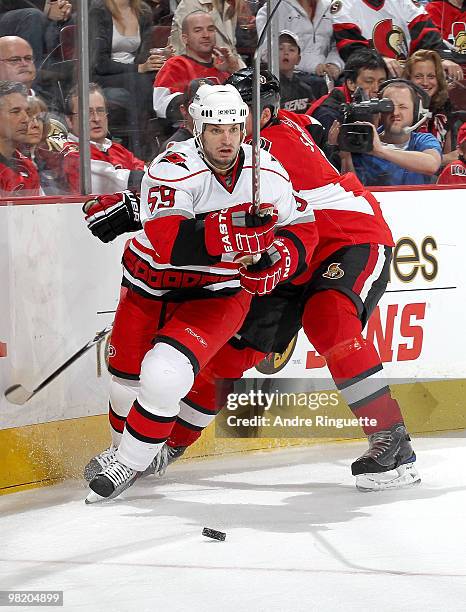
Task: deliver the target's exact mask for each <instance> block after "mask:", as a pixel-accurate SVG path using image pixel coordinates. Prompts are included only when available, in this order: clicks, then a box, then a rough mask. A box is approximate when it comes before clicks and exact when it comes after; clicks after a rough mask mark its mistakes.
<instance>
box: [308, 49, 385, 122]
mask: <svg viewBox="0 0 466 612" xmlns="http://www.w3.org/2000/svg"><path fill="white" fill-rule="evenodd" d="M387 76H388V73H387V67H386V66H385V62H384V61H383V58H382V56H381V55H379V54H378V53H377V51H375V50H374V49H359V50H358V51H355V52H354V53H353V55H352V56H351V57H350V58H349V60H348V61H347V62H346V64H345V68H344V70H343V77H344V83H343V85H342V86H340V87H335V89H333V91H331V93H330V94H326V95H325V96H323V97H321V98H319V99H318V100H316V101H315V102H314V103H313V104H311V106H310V108H309V110H308V111H307V114H309V115H312V116H313V117H315V118H316V119H318V120H319V121H320V123H321V124H322V125H323V126H324V128H325V130H327V132H328V131H330V129H331V127H332V124H333V122H334V121H338V122H339V123H342V122H343V110H342V106H341V105H342V104H343V103H349V102H351V101H352V100H353V96H354V94H355V92H356V90H357V89H358V88H360V89H362V90H363V92H364V94H365V95H366V96H367V97H369V98H376V97H377V96H378V91H379V87H380V85H381V84H382V83H383V82H384V81H385V80H386V79H387Z"/></svg>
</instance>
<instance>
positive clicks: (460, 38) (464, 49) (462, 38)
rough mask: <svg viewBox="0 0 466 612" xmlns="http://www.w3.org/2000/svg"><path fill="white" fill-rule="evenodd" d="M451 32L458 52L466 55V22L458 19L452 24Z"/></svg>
mask: <svg viewBox="0 0 466 612" xmlns="http://www.w3.org/2000/svg"><path fill="white" fill-rule="evenodd" d="M451 33H452V38H453V44H454V45H455V50H456V52H457V53H461V54H462V55H466V23H462V22H461V21H456V22H455V23H454V24H452V26H451Z"/></svg>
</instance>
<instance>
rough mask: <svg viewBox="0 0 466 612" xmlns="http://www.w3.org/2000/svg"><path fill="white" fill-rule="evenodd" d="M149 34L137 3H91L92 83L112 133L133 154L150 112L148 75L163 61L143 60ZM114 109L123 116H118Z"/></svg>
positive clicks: (146, 14) (147, 15)
mask: <svg viewBox="0 0 466 612" xmlns="http://www.w3.org/2000/svg"><path fill="white" fill-rule="evenodd" d="M151 30H152V13H151V10H150V8H149V7H148V5H147V4H145V3H144V2H142V1H141V0H93V2H92V4H91V8H90V10H89V34H90V43H91V58H90V63H91V72H92V75H93V76H92V78H93V80H94V81H95V82H96V83H98V84H99V85H100V86H101V87H103V89H104V92H105V96H106V98H107V100H108V102H109V104H110V106H111V110H112V113H111V120H112V121H111V125H112V130H113V131H116V132H118V133H120V132H122V131H123V132H124V134H128V146H130V148H131V149H132V150H133V151H134V152H136V153H137V154H140V152H141V149H142V146H143V144H142V134H143V132H144V129H145V125H146V123H147V121H148V119H149V116H150V114H151V110H152V82H153V80H154V74H155V72H157V71H158V70H159V69H160V68H161V67H162V65H163V63H164V61H165V58H162V57H160V56H158V55H152V54H148V47H149V46H150V44H149V40H150V35H151ZM135 92H137V97H138V102H137V104H135V100H134V94H135ZM119 109H123V112H122V113H121V112H120V113H118V112H117V111H118V110H119ZM113 111H115V112H113ZM128 128H129V129H128Z"/></svg>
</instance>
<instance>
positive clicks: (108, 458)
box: [84, 444, 116, 482]
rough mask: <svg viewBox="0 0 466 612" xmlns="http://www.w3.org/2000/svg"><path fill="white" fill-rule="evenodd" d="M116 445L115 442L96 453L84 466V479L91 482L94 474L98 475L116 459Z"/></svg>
mask: <svg viewBox="0 0 466 612" xmlns="http://www.w3.org/2000/svg"><path fill="white" fill-rule="evenodd" d="M115 453H116V447H115V446H113V444H112V445H111V446H110V447H109V448H106V449H105V450H104V451H102V452H101V453H99V454H98V455H96V456H95V457H94V458H93V459H91V460H90V461H89V463H88V464H87V465H86V467H85V468H84V479H85V480H87V482H90V481H91V480H92V479H93V478H94V476H97V474H99V473H100V472H101V471H102V470H104V469H105V468H106V467H107V465H110V463H112V461H113V460H114V459H115Z"/></svg>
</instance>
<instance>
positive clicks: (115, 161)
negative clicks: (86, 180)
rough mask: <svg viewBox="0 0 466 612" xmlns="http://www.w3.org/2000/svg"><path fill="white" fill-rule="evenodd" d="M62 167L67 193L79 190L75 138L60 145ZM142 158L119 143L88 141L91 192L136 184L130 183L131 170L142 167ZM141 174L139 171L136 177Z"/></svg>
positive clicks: (117, 189) (141, 169)
mask: <svg viewBox="0 0 466 612" xmlns="http://www.w3.org/2000/svg"><path fill="white" fill-rule="evenodd" d="M63 155H64V160H63V171H64V174H65V177H66V180H67V183H68V186H69V190H70V192H71V193H79V147H78V142H77V139H73V140H70V141H69V142H67V143H66V144H65V146H64V147H63ZM144 168H145V166H144V162H143V161H142V160H140V159H138V158H137V157H135V156H134V155H133V154H132V153H131V151H129V150H128V149H126V148H125V147H124V146H123V145H121V144H117V143H114V142H112V141H111V140H108V139H107V140H106V141H105V143H104V144H102V145H101V144H96V143H91V188H92V193H95V194H100V193H115V192H117V191H122V190H124V189H128V188H132V187H135V188H136V187H139V183H140V180H139V181H138V184H137V185H132V184H130V183H131V181H130V175H131V172H132V171H133V170H139V171H144ZM141 178H142V175H141V176H140V177H139V179H141Z"/></svg>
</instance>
